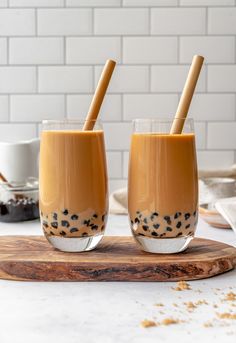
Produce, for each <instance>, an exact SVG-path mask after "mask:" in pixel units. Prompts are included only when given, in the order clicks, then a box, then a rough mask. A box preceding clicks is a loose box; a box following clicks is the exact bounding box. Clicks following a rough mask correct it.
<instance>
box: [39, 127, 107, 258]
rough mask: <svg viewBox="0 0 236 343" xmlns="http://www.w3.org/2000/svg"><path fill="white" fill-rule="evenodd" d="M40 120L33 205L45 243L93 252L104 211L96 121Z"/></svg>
mask: <svg viewBox="0 0 236 343" xmlns="http://www.w3.org/2000/svg"><path fill="white" fill-rule="evenodd" d="M84 123H85V121H84V120H61V121H54V120H48V121H43V130H42V135H41V146H40V171H39V185H40V187H39V197H40V200H39V204H40V218H41V225H42V229H43V231H44V234H45V236H46V238H47V240H48V241H49V242H50V243H51V244H52V245H53V246H54V247H55V248H57V249H59V250H62V251H69V252H73V251H74V252H80V251H87V250H92V249H94V248H95V247H96V246H97V244H98V243H99V242H100V240H101V239H102V237H103V235H104V230H105V227H106V221H107V213H108V188H107V167H106V156H105V144H104V133H103V130H102V125H101V123H100V122H99V121H96V123H95V125H94V129H93V130H92V131H83V126H84Z"/></svg>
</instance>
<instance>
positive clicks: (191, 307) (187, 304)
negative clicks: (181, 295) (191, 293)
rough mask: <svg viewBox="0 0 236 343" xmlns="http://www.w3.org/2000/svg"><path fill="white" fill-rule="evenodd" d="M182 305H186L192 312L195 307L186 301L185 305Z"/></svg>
mask: <svg viewBox="0 0 236 343" xmlns="http://www.w3.org/2000/svg"><path fill="white" fill-rule="evenodd" d="M184 305H186V306H187V308H188V309H189V310H193V309H194V308H196V307H197V306H196V305H194V303H193V302H192V301H188V302H187V303H184Z"/></svg>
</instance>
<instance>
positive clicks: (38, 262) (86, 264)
mask: <svg viewBox="0 0 236 343" xmlns="http://www.w3.org/2000/svg"><path fill="white" fill-rule="evenodd" d="M235 266H236V248H234V247H232V246H230V245H227V244H224V243H220V242H216V241H211V240H207V239H201V238H195V239H194V240H193V241H192V242H191V243H190V246H189V248H188V249H187V250H186V251H185V252H182V253H179V254H172V255H159V254H158V255H157V254H149V253H146V252H143V251H141V250H140V249H139V247H138V246H137V244H136V243H135V242H134V240H133V238H132V237H114V236H111V237H108V236H107V237H104V239H103V240H102V242H101V243H100V245H99V246H98V248H97V249H96V250H93V251H90V252H83V253H64V252H60V251H58V250H55V249H53V247H52V246H51V245H50V244H49V243H48V242H47V241H46V239H45V238H44V237H43V236H0V278H1V279H7V280H22V281H27V280H28V281H178V280H196V279H203V278H208V277H211V276H214V275H217V274H221V273H224V272H226V271H229V270H231V269H233V268H234V267H235Z"/></svg>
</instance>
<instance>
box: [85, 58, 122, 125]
mask: <svg viewBox="0 0 236 343" xmlns="http://www.w3.org/2000/svg"><path fill="white" fill-rule="evenodd" d="M115 65H116V62H115V61H112V60H107V61H106V64H105V66H104V68H103V71H102V75H101V77H100V80H99V82H98V85H97V88H96V91H95V93H94V96H93V99H92V102H91V105H90V107H89V111H88V114H87V117H86V121H85V124H84V126H83V131H86V130H93V127H94V125H95V122H96V119H97V116H98V113H99V111H100V108H101V105H102V102H103V99H104V96H105V94H106V90H107V87H108V85H109V82H110V79H111V76H112V73H113V70H114V68H115Z"/></svg>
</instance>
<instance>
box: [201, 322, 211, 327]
mask: <svg viewBox="0 0 236 343" xmlns="http://www.w3.org/2000/svg"><path fill="white" fill-rule="evenodd" d="M203 326H204V327H205V328H210V327H212V326H213V324H212V323H211V322H206V323H204V324H203Z"/></svg>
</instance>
